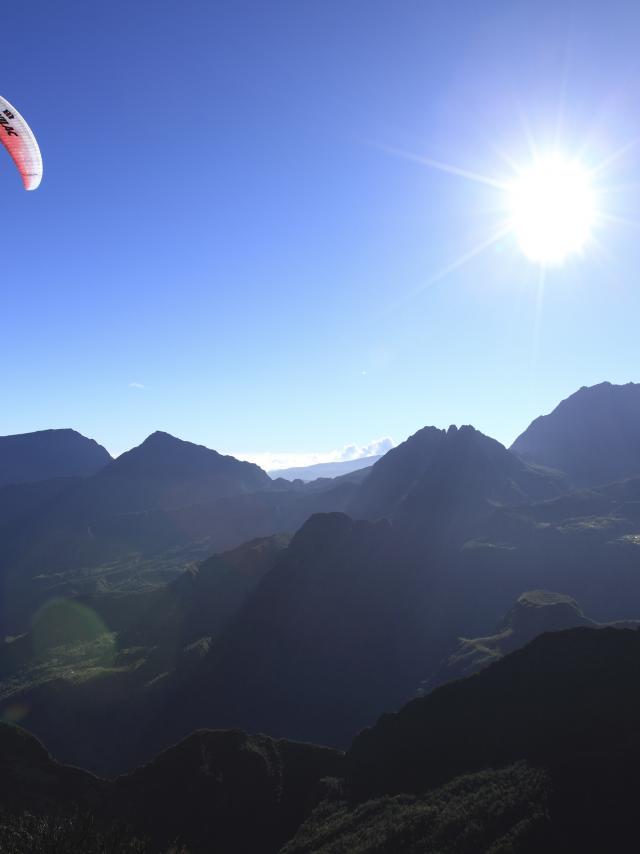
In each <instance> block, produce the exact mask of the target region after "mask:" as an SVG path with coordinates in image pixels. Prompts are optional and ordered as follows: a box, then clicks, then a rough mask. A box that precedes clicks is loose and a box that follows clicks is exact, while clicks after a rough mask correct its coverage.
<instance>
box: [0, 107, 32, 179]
mask: <svg viewBox="0 0 640 854" xmlns="http://www.w3.org/2000/svg"><path fill="white" fill-rule="evenodd" d="M0 142H2V144H3V145H4V147H5V148H6V149H7V151H8V152H9V154H10V155H11V157H12V158H13V162H14V163H15V164H16V166H17V167H18V172H20V175H21V176H22V183H23V184H24V188H25V190H35V189H36V187H38V186H39V185H40V181H42V156H41V154H40V149H39V148H38V143H37V142H36V138H35V136H34V135H33V131H32V130H31V128H30V127H29V125H28V124H27V123H26V122H25V120H24V119H23V118H22V116H21V115H20V113H19V112H18V111H17V110H16V108H15V107H12V106H11V104H10V103H9V102H8V101H7V100H6V99H5V98H3V97H2V96H1V95H0Z"/></svg>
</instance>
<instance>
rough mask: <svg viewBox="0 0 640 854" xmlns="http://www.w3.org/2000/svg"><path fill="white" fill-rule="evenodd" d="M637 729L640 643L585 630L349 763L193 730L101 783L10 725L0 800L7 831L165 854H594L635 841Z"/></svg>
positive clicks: (472, 682) (423, 711) (357, 745)
mask: <svg viewBox="0 0 640 854" xmlns="http://www.w3.org/2000/svg"><path fill="white" fill-rule="evenodd" d="M639 716H640V633H638V632H637V631H632V630H628V629H606V628H605V629H583V628H578V629H571V630H568V631H563V632H556V633H549V634H545V635H542V636H541V637H539V638H537V639H536V640H535V641H533V642H532V643H530V644H529V645H527V646H526V647H525V648H524V649H522V650H519V651H518V652H515V653H512V654H510V655H508V656H506V657H505V658H504V659H502V660H501V661H499V662H498V663H496V664H494V665H492V666H490V667H489V668H487V669H486V670H484V671H483V672H482V673H480V674H478V675H476V676H472V677H469V678H467V679H464V680H461V681H459V682H455V683H452V684H450V685H445V686H443V687H442V688H439V689H438V690H436V691H434V692H433V693H432V694H430V695H428V696H427V697H424V698H421V699H417V700H414V701H412V702H411V703H409V704H408V705H406V706H405V707H404V708H403V709H402V710H401V711H400V712H398V713H397V714H390V715H384V716H383V717H382V718H381V720H380V721H379V723H378V724H377V725H376V726H375V727H373V728H372V729H370V730H367V731H365V732H363V733H362V734H361V735H360V736H358V737H357V738H356V739H355V741H354V743H353V745H352V747H351V749H350V750H349V752H348V753H347V755H346V757H343V756H342V754H340V753H338V752H337V751H333V750H328V749H326V748H320V747H314V746H313V745H305V744H299V743H293V742H289V741H283V740H281V741H275V740H273V739H271V738H268V737H266V736H247V735H246V734H245V733H243V732H239V731H226V732H220V731H218V732H212V731H199V732H195V733H193V734H192V735H191V736H190V737H189V738H187V739H185V740H184V741H183V742H181V743H180V744H178V745H176V746H175V747H172V748H170V749H169V750H166V751H164V752H163V753H162V754H160V755H159V756H158V757H157V758H156V759H154V760H153V762H151V763H150V764H149V765H147V766H145V767H143V768H140V769H138V770H137V771H135V772H133V773H131V774H129V775H126V776H125V777H120V778H118V779H117V780H115V781H106V780H101V779H98V778H96V777H94V776H93V775H91V774H89V773H87V772H84V771H80V770H78V769H73V768H69V767H66V766H61V765H59V764H58V763H56V762H55V761H54V760H53V759H52V758H51V757H50V756H49V755H48V754H47V752H46V751H45V750H44V748H42V747H41V745H39V743H38V742H37V741H35V739H34V738H32V737H31V736H28V735H27V734H26V733H25V732H24V731H22V730H20V729H17V728H14V727H9V726H6V725H2V726H0V746H1V747H2V752H1V754H0V755H1V757H2V758H1V760H0V786H1V791H2V792H3V793H4V794H3V809H4V810H5V811H6V813H8V814H11V813H13V814H15V813H16V811H24V810H25V809H28V810H30V811H31V812H33V813H35V814H40V815H47V814H51V813H52V812H54V811H55V810H58V811H59V810H61V809H67V810H68V809H69V805H70V804H72V803H75V804H78V805H79V806H80V807H81V809H82V810H84V811H85V812H86V811H91V810H92V811H94V813H95V816H96V827H99V826H102V825H104V824H105V823H107V822H110V821H111V822H113V821H115V820H116V819H117V821H119V822H123V823H124V824H126V825H127V826H128V827H129V828H130V831H129V832H130V833H131V834H132V835H135V836H137V837H138V838H140V839H148V840H150V841H151V843H152V846H153V847H152V848H151V849H149V850H154V851H155V850H165V849H166V848H168V847H169V845H170V844H172V843H173V842H174V841H175V840H176V838H179V839H180V840H181V842H182V843H184V845H185V846H186V849H187V850H188V851H190V852H193V854H204V852H211V851H215V852H219V854H240V852H247V851H251V852H252V854H275V852H277V851H279V850H280V849H281V850H282V852H283V854H340V852H345V851H349V852H350V854H351V852H354V854H430V853H431V852H432V854H436V852H437V854H462V852H464V854H471V852H474V854H476V852H486V854H489V852H503V851H504V852H510V854H539V852H541V851H545V852H553V854H560V852H562V854H572V852H576V854H577V852H594V854H595V852H599V854H601V852H603V851H623V850H630V849H629V847H628V846H629V844H630V842H631V841H632V840H633V839H634V838H635V832H636V819H635V804H636V793H637V783H636V771H637V767H638V760H639V759H640V743H639V741H638V738H637V721H638V719H639ZM16 820H17V819H12V821H16ZM4 823H5V826H6V825H7V824H9V825H10V824H11V822H10V821H8V820H7V819H6V817H5V822H4ZM0 839H2V837H1V836H0ZM287 839H288V840H290V841H289V842H287ZM163 846H164V848H163ZM87 850H89V849H87ZM114 850H116V851H123V852H124V851H125V850H130V849H126V848H119V849H118V848H116V849H114ZM139 850H147V849H143V848H141V849H139ZM12 854H27V852H26V849H19V848H16V849H15V851H12Z"/></svg>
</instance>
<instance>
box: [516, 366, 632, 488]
mask: <svg viewBox="0 0 640 854" xmlns="http://www.w3.org/2000/svg"><path fill="white" fill-rule="evenodd" d="M511 450H512V451H513V452H514V453H516V454H517V455H518V456H519V457H521V458H522V459H523V460H527V461H529V462H533V463H537V464H538V465H541V466H548V467H550V468H554V469H560V470H562V471H563V472H566V474H567V475H568V476H569V478H570V479H571V481H572V482H573V483H574V484H575V485H576V486H598V485H600V484H604V483H608V482H610V481H615V480H623V479H625V478H630V477H637V476H639V475H640V384H636V383H627V384H626V385H613V384H612V383H609V382H604V383H600V384H599V385H594V386H590V387H586V386H585V387H583V388H581V389H580V390H579V391H577V392H575V394H572V395H571V396H570V397H568V398H567V399H566V400H563V401H562V402H561V403H559V404H558V406H556V408H555V409H554V410H553V412H551V413H550V414H549V415H541V416H540V417H539V418H536V419H535V421H533V422H532V423H531V424H530V425H529V427H527V429H526V430H525V431H524V433H522V434H521V435H520V436H518V438H517V439H516V440H515V442H514V443H513V445H512V446H511Z"/></svg>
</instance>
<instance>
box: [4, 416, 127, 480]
mask: <svg viewBox="0 0 640 854" xmlns="http://www.w3.org/2000/svg"><path fill="white" fill-rule="evenodd" d="M110 462H111V455H110V454H109V452H108V451H107V450H106V449H105V448H103V447H102V445H99V444H98V443H97V442H95V441H94V440H93V439H87V438H86V437H85V436H82V435H81V434H80V433H77V432H76V431H75V430H67V429H65V430H39V431H37V432H35V433H20V434H18V435H15V436H0V486H4V485H5V484H13V483H27V482H32V481H39V480H48V479H50V478H58V477H75V476H79V477H86V476H87V475H91V474H95V473H96V472H97V471H99V470H100V469H101V468H104V466H106V465H107V464H108V463H110Z"/></svg>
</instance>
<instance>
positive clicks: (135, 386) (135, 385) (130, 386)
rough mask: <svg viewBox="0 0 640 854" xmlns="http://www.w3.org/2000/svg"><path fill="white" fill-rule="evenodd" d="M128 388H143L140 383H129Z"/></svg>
mask: <svg viewBox="0 0 640 854" xmlns="http://www.w3.org/2000/svg"><path fill="white" fill-rule="evenodd" d="M129 388H144V385H143V384H142V383H129Z"/></svg>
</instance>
